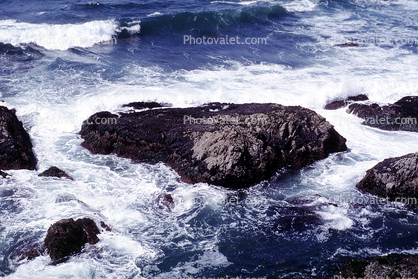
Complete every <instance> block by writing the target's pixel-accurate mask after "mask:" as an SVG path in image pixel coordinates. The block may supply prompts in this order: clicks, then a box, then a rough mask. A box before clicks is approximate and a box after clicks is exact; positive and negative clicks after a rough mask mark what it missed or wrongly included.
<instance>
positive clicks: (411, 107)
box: [348, 96, 418, 132]
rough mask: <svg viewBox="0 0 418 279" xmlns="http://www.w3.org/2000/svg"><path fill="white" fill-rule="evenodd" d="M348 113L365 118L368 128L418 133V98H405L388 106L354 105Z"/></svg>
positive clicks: (349, 108)
mask: <svg viewBox="0 0 418 279" xmlns="http://www.w3.org/2000/svg"><path fill="white" fill-rule="evenodd" d="M348 112H349V113H353V114H355V115H357V116H358V117H360V118H363V119H364V120H365V121H364V122H363V124H364V125H367V126H371V127H376V128H379V129H382V130H388V131H411V132H418V96H408V97H404V98H402V99H400V100H399V101H397V102H396V103H394V104H391V105H388V106H380V105H378V104H375V103H373V104H369V105H367V104H358V103H354V104H351V105H350V106H349V107H348Z"/></svg>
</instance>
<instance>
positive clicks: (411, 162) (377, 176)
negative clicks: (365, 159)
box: [356, 152, 418, 202]
mask: <svg viewBox="0 0 418 279" xmlns="http://www.w3.org/2000/svg"><path fill="white" fill-rule="evenodd" d="M356 186H357V188H358V189H359V190H361V191H364V192H368V193H370V194H373V195H376V196H380V197H384V198H386V197H388V198H389V200H392V201H401V202H404V201H406V202H407V201H408V199H414V200H415V201H416V200H417V199H418V152H417V153H411V154H407V155H404V156H401V157H396V158H389V159H386V160H383V161H382V162H380V163H378V164H377V165H376V166H374V167H373V168H371V169H370V170H368V171H367V173H366V176H365V177H364V178H363V179H362V180H361V181H360V182H359V183H358V184H357V185H356ZM411 201H412V200H410V202H411Z"/></svg>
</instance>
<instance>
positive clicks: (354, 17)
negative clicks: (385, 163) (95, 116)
mask: <svg viewBox="0 0 418 279" xmlns="http://www.w3.org/2000/svg"><path fill="white" fill-rule="evenodd" d="M417 16H418V5H417V3H416V1H403V2H399V1H398V2H396V1H366V0H349V1H342V0H341V1H334V0H328V1H325V0H289V1H245V2H242V1H236V0H231V1H206V0H205V1H197V0H195V1H186V0H180V1H155V0H154V1H118V2H117V1H100V3H97V2H93V1H91V2H89V1H81V0H80V1H75V2H67V1H19V2H18V3H17V2H16V1H0V94H1V98H2V100H4V101H5V103H4V105H7V106H9V107H15V108H16V109H17V114H18V116H19V118H20V120H22V122H23V124H24V126H25V128H27V129H28V131H29V133H30V135H31V137H32V140H33V142H34V151H35V153H36V155H37V157H38V160H39V165H38V169H39V170H43V169H46V168H47V167H49V166H50V165H57V166H59V167H61V168H64V169H66V170H67V171H69V172H70V174H71V175H72V176H73V177H74V178H75V182H68V181H61V180H42V179H40V178H38V177H37V172H36V171H11V173H12V178H10V179H3V180H1V181H0V182H1V183H0V212H1V216H0V222H1V223H0V234H1V238H0V275H1V276H10V277H11V278H48V277H52V278H111V277H114V278H185V277H189V278H202V277H219V278H230V277H239V278H246V277H263V278H332V276H333V274H334V270H335V269H336V268H338V267H339V265H340V264H341V263H342V262H344V261H346V260H348V259H350V258H362V257H371V256H376V255H384V254H387V253H405V254H416V253H417V251H418V250H417V247H418V238H417V235H418V219H417V214H416V207H414V206H412V207H411V206H405V205H403V204H394V203H389V204H386V205H382V206H378V205H373V204H367V203H362V202H359V200H361V201H364V197H371V196H369V195H365V194H362V193H360V192H358V191H357V190H356V188H355V184H356V183H357V182H358V181H359V180H360V179H361V178H362V176H363V175H364V173H365V171H366V170H367V169H369V168H370V167H372V166H373V165H374V164H376V163H377V162H378V161H380V160H383V159H384V158H387V157H393V156H398V155H403V154H406V153H408V152H414V151H417V149H418V144H417V142H418V141H417V136H416V135H415V134H413V133H403V134H402V133H387V132H379V131H376V130H373V129H367V128H364V127H362V126H361V124H360V123H361V121H358V120H357V119H356V118H355V117H351V116H347V115H346V113H345V112H344V111H337V112H326V111H324V110H323V109H322V107H323V105H324V104H325V102H326V101H327V100H329V99H332V98H336V97H344V96H347V95H348V94H356V93H357V94H360V93H365V94H367V95H369V97H370V99H373V100H374V101H376V102H383V103H384V102H392V101H396V100H397V99H399V98H400V97H403V96H407V95H413V94H416V93H417V92H418V91H417V90H418V79H417V67H416V62H417V56H416V55H417V46H418V41H416V40H418V38H417V36H416V34H417V32H416V31H417V29H418V26H417V24H416V18H417ZM414 36H415V37H414ZM186 38H188V39H187V40H186ZM191 38H194V39H195V40H199V39H202V40H203V38H206V39H208V38H210V40H212V42H214V40H221V39H226V38H238V39H239V40H241V42H242V41H244V40H245V39H246V38H248V39H250V41H251V40H254V42H256V43H252V44H235V43H234V44H215V43H208V44H203V43H202V44H190V43H189V41H190V39H191ZM373 38H374V39H373ZM376 38H378V42H376V40H375V39H376ZM350 40H358V41H359V42H360V43H359V44H360V47H358V48H339V47H334V45H335V44H338V43H344V42H347V41H350ZM150 100H151V101H160V102H170V103H173V105H174V106H183V107H184V106H191V105H198V104H202V103H205V102H208V101H221V102H237V103H244V102H277V103H281V104H285V105H288V104H292V105H302V106H306V107H309V108H312V109H314V110H316V111H317V112H319V113H320V114H323V115H324V116H326V117H327V119H328V120H329V121H330V122H331V123H332V124H333V125H335V126H336V129H337V130H338V131H339V132H340V133H341V134H342V135H343V136H344V137H346V138H347V139H348V141H347V144H348V147H349V151H348V152H345V153H342V154H337V155H333V156H331V157H330V158H327V159H325V160H323V161H321V162H319V163H317V164H314V165H313V166H310V167H308V168H306V169H303V170H302V171H299V172H283V173H281V174H280V175H278V176H277V178H274V179H272V181H270V182H263V183H261V184H259V185H256V186H254V187H252V188H250V189H247V190H241V191H229V190H225V189H221V188H218V187H213V186H211V185H207V184H199V185H195V186H191V185H188V184H185V183H181V182H179V181H178V179H177V177H176V175H175V174H174V173H173V172H172V171H171V170H170V169H169V168H167V167H164V166H162V165H157V166H148V165H137V164H134V163H132V162H130V161H129V160H125V159H120V158H117V157H114V156H101V155H92V154H90V153H89V152H87V151H86V150H84V149H83V148H82V147H80V143H81V140H80V138H79V136H78V134H77V133H78V131H79V128H80V126H81V123H82V121H83V120H85V119H86V118H87V117H88V116H89V115H91V114H92V113H94V112H97V111H100V110H113V111H118V110H121V105H122V104H125V103H128V102H130V101H150ZM381 146H385V148H384V149H383V150H382V148H381ZM161 192H164V193H170V194H172V196H173V198H174V201H175V203H176V207H175V209H174V210H173V212H171V213H168V212H164V211H161V209H160V208H158V206H157V205H156V202H155V201H156V197H157V196H158V195H159V194H160V193H161ZM59 197H75V198H67V199H64V202H62V199H60V198H59ZM77 200H80V201H82V202H83V203H79V202H77ZM70 217H72V218H78V217H91V218H93V219H94V220H96V221H100V220H105V221H106V223H108V224H109V225H110V226H111V227H112V228H113V232H112V233H106V232H105V233H103V234H102V235H101V236H100V238H101V242H99V244H98V245H97V246H96V247H91V246H89V247H87V248H86V250H85V251H84V253H83V254H81V255H76V256H74V257H73V258H72V259H71V260H70V261H69V262H67V263H63V264H60V265H57V266H51V265H50V260H49V258H48V256H45V255H44V256H42V257H40V258H38V259H35V260H34V261H31V262H23V263H22V262H20V263H19V262H16V261H15V260H13V259H12V254H13V252H14V251H15V250H16V249H19V247H21V246H22V245H24V244H25V243H33V242H42V240H43V238H44V237H45V235H46V231H47V229H48V227H49V225H50V224H52V223H53V222H55V221H57V220H60V219H62V218H70Z"/></svg>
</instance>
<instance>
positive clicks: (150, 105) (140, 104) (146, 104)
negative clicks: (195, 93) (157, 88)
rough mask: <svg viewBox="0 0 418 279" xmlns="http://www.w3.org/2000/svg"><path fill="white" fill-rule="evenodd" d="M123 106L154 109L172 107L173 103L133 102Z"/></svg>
mask: <svg viewBox="0 0 418 279" xmlns="http://www.w3.org/2000/svg"><path fill="white" fill-rule="evenodd" d="M122 107H131V108H134V109H138V110H139V109H153V108H163V107H171V104H160V103H157V102H133V103H129V104H126V105H123V106H122Z"/></svg>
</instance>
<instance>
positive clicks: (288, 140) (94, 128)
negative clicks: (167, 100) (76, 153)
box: [80, 103, 347, 188]
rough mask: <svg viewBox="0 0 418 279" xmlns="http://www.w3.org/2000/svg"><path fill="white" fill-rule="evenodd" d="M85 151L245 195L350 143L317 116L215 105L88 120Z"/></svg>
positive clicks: (102, 115) (278, 109)
mask: <svg viewBox="0 0 418 279" xmlns="http://www.w3.org/2000/svg"><path fill="white" fill-rule="evenodd" d="M80 134H81V136H82V138H83V139H84V142H83V143H82V145H83V146H84V147H86V148H88V149H89V150H90V151H91V152H93V153H100V154H109V153H115V154H117V155H119V156H122V157H126V158H131V159H134V160H136V161H140V162H150V163H156V162H160V161H162V162H164V163H166V164H167V165H169V166H171V167H172V168H173V169H175V170H176V171H177V172H178V173H179V174H180V176H181V178H182V180H183V181H186V182H189V183H196V182H207V183H211V184H215V185H221V186H226V187H232V188H242V187H247V186H251V185H254V184H256V183H258V182H260V181H262V180H265V179H269V178H270V177H271V176H272V175H273V174H274V173H275V172H276V171H277V169H279V168H283V167H288V166H293V167H296V168H300V167H304V166H306V165H309V164H311V163H313V162H315V161H317V160H320V159H324V158H326V157H327V156H328V154H330V153H332V152H338V151H345V150H346V149H347V147H346V145H345V142H346V140H345V139H344V138H343V137H342V136H341V135H340V134H338V132H337V131H335V129H334V128H333V126H332V125H331V124H330V123H329V122H327V121H326V120H325V118H323V117H321V116H320V115H318V114H317V113H315V112H314V111H312V110H309V109H306V108H302V107H299V106H297V107H285V106H281V105H278V104H242V105H237V104H220V103H212V104H208V105H204V106H201V107H194V108H162V109H155V110H147V111H142V112H134V113H125V114H121V116H120V117H119V116H118V115H115V114H112V113H110V112H99V113H96V114H94V115H92V116H91V117H90V118H89V119H88V120H86V121H85V122H84V124H83V126H82V128H81V131H80Z"/></svg>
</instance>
